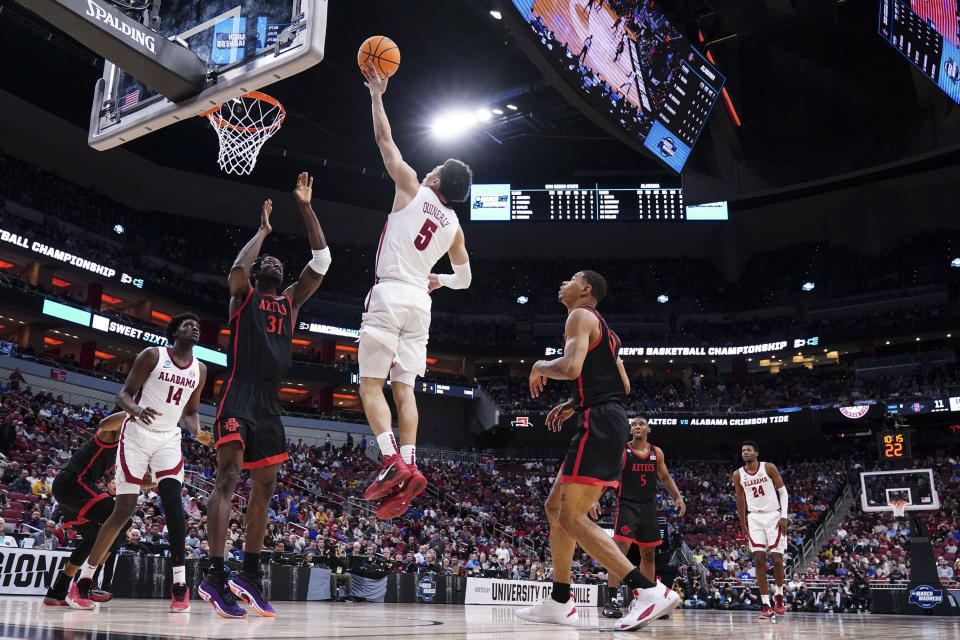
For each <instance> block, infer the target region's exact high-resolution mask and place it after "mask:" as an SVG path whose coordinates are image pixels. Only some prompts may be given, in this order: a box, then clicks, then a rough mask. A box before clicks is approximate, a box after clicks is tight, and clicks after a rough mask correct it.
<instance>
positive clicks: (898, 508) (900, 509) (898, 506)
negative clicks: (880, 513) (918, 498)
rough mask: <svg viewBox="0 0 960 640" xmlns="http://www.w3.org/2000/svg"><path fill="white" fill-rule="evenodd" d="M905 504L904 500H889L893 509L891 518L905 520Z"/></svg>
mask: <svg viewBox="0 0 960 640" xmlns="http://www.w3.org/2000/svg"><path fill="white" fill-rule="evenodd" d="M907 504H908V503H907V501H906V500H891V501H890V506H891V507H892V508H893V517H894V518H905V517H906V515H907Z"/></svg>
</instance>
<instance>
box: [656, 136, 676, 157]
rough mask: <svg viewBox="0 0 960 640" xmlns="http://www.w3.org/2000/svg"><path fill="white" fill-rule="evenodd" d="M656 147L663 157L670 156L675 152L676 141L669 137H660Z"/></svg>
mask: <svg viewBox="0 0 960 640" xmlns="http://www.w3.org/2000/svg"><path fill="white" fill-rule="evenodd" d="M657 149H659V150H660V155H662V156H663V157H664V158H670V157H672V156H673V154H675V153H676V152H677V143H676V142H674V141H673V138H670V137H666V138H661V139H660V142H658V143H657Z"/></svg>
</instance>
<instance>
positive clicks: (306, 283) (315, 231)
mask: <svg viewBox="0 0 960 640" xmlns="http://www.w3.org/2000/svg"><path fill="white" fill-rule="evenodd" d="M293 197H294V198H296V200H297V208H298V209H300V217H301V218H303V224H304V226H305V227H306V228H307V239H308V240H309V241H310V252H311V253H312V254H313V257H312V258H311V259H310V262H308V263H307V266H305V267H304V268H303V271H301V272H300V278H299V279H298V280H297V281H296V282H294V283H293V284H292V285H290V286H289V287H287V290H286V291H284V295H289V296H290V300H291V302H293V309H294V312H296V310H297V309H299V308H300V307H301V305H303V303H304V302H306V301H307V299H309V298H310V296H312V295H313V294H314V293H315V292H316V291H317V288H318V287H319V286H320V283H321V282H323V276H324V275H326V273H327V269H329V268H330V263H331V262H332V259H331V257H330V248H329V247H328V246H327V239H326V238H325V237H324V235H323V229H321V228H320V222H319V221H318V220H317V214H316V213H315V212H314V210H313V206H312V205H311V204H310V200H311V198H313V178H311V177H310V176H309V175H308V174H307V172H306V171H304V172H303V173H301V174H300V175H298V176H297V186H296V187H294V189H293Z"/></svg>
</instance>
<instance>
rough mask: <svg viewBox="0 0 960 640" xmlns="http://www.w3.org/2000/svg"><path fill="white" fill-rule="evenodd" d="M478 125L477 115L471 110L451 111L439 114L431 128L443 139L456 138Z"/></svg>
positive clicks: (434, 133)
mask: <svg viewBox="0 0 960 640" xmlns="http://www.w3.org/2000/svg"><path fill="white" fill-rule="evenodd" d="M476 125H477V115H476V114H475V113H471V112H469V111H450V112H447V113H444V114H442V115H440V116H438V117H437V118H436V119H435V120H434V121H433V125H432V126H431V129H432V130H433V135H435V136H437V137H438V138H441V139H448V138H455V137H457V136H459V135H461V134H463V133H466V132H467V131H469V130H470V129H473V127H475V126H476Z"/></svg>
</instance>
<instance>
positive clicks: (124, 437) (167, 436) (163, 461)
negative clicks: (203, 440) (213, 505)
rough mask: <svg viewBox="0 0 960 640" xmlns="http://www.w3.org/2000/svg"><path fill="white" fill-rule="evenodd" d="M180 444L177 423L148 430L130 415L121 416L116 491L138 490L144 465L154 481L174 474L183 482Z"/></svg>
mask: <svg viewBox="0 0 960 640" xmlns="http://www.w3.org/2000/svg"><path fill="white" fill-rule="evenodd" d="M180 447H181V445H180V428H179V427H177V428H176V429H174V430H164V431H151V430H150V429H148V428H147V427H146V426H144V425H142V424H140V423H139V422H137V421H136V420H134V419H133V418H127V419H126V420H124V422H123V427H122V428H121V430H120V450H119V451H118V452H117V475H116V477H115V478H114V482H115V484H116V486H117V495H123V494H129V493H140V485H141V484H143V477H144V476H145V475H146V473H147V468H149V469H150V471H151V473H152V476H153V478H154V480H155V481H156V482H160V481H161V480H164V479H166V478H174V479H175V480H176V481H177V482H179V483H180V484H183V452H182V450H181V448H180Z"/></svg>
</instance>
